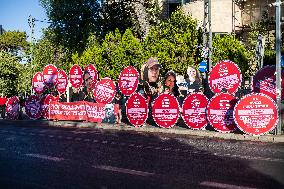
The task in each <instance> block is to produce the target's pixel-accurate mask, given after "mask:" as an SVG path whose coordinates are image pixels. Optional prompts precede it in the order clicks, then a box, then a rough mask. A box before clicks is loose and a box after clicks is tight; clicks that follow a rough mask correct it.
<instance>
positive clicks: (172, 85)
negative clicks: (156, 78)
mask: <svg viewBox="0 0 284 189" xmlns="http://www.w3.org/2000/svg"><path fill="white" fill-rule="evenodd" d="M161 92H164V93H170V94H173V95H174V96H175V97H177V98H178V97H179V96H180V92H179V88H178V86H177V83H176V74H175V72H173V71H169V72H167V73H166V75H165V77H164V82H163V86H162V90H161Z"/></svg>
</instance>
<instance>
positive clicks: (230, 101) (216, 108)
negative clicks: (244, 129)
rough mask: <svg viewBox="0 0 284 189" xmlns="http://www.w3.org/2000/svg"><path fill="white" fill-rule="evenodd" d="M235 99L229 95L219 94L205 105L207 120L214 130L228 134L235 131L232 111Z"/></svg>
mask: <svg viewBox="0 0 284 189" xmlns="http://www.w3.org/2000/svg"><path fill="white" fill-rule="evenodd" d="M236 102H237V99H235V97H234V96H233V95H231V94H227V93H221V94H217V95H215V96H213V98H211V100H210V102H209V103H208V105H207V119H208V121H209V123H210V125H212V126H213V127H214V129H215V130H217V131H219V132H222V133H228V132H232V131H234V130H235V129H236V124H235V121H234V117H233V110H234V107H235V104H236Z"/></svg>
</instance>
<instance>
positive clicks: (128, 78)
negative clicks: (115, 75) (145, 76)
mask: <svg viewBox="0 0 284 189" xmlns="http://www.w3.org/2000/svg"><path fill="white" fill-rule="evenodd" d="M138 78H139V73H138V71H137V70H136V69H135V68H134V67H132V66H128V67H126V68H124V69H123V70H122V71H121V72H120V75H119V79H118V86H119V90H120V91H121V93H122V94H124V95H126V96H130V95H131V94H132V93H134V92H135V91H136V89H137V86H138Z"/></svg>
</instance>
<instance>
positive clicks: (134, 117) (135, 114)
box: [126, 93, 148, 127]
mask: <svg viewBox="0 0 284 189" xmlns="http://www.w3.org/2000/svg"><path fill="white" fill-rule="evenodd" d="M126 116H127V119H128V121H129V123H130V124H132V125H134V126H135V127H139V126H141V125H143V124H144V123H145V121H146V120H147V118H148V104H147V102H146V99H145V98H144V97H143V96H142V95H141V94H139V93H134V94H132V95H131V96H130V97H129V99H128V100H127V102H126Z"/></svg>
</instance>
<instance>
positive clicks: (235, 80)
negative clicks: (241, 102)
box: [208, 60, 242, 94]
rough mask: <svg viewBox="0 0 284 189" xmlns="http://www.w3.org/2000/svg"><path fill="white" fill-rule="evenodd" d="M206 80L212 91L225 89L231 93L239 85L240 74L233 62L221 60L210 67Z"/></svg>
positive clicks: (216, 91)
mask: <svg viewBox="0 0 284 189" xmlns="http://www.w3.org/2000/svg"><path fill="white" fill-rule="evenodd" d="M208 80H209V87H210V89H211V90H212V91H213V92H214V93H220V92H222V90H223V89H226V90H227V92H228V93H230V94H232V93H235V92H236V91H237V90H238V88H239V87H240V86H241V82H242V74H241V71H240V69H239V67H238V66H237V65H236V64H235V63H234V62H232V61H229V60H223V61H220V62H218V63H217V64H216V65H215V66H214V67H213V68H212V70H211V72H210V75H209V78H208Z"/></svg>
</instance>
